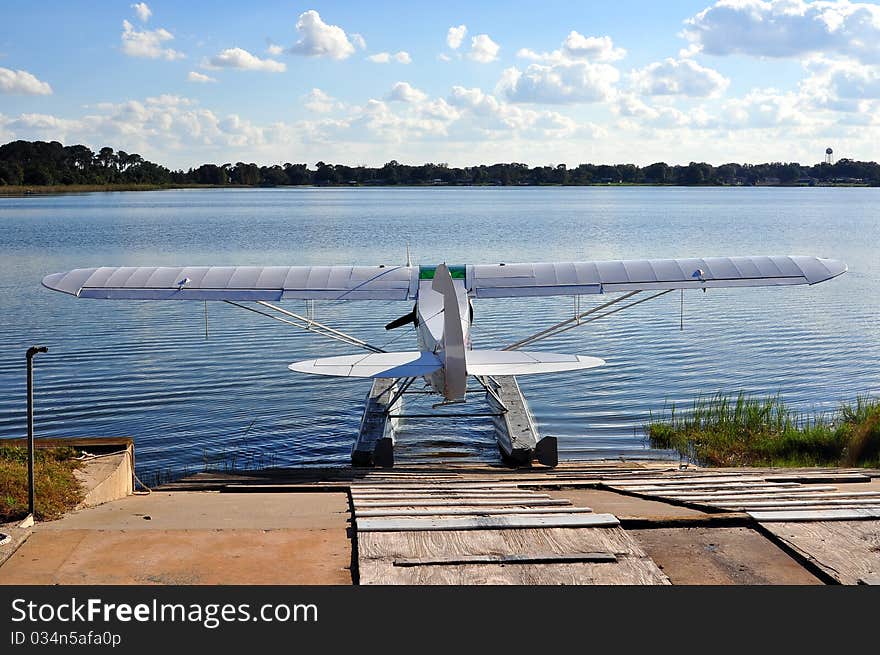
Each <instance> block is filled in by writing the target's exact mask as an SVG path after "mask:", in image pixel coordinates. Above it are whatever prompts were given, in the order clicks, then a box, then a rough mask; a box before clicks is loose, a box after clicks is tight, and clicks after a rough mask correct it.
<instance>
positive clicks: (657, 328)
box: [0, 187, 880, 477]
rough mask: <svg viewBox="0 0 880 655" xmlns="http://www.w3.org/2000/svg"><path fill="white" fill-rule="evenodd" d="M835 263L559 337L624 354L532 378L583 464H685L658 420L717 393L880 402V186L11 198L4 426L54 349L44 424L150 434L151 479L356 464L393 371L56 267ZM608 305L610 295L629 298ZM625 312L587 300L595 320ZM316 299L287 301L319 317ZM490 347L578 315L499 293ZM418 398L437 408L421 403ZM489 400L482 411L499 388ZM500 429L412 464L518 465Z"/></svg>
mask: <svg viewBox="0 0 880 655" xmlns="http://www.w3.org/2000/svg"><path fill="white" fill-rule="evenodd" d="M407 244H409V246H410V249H411V251H412V254H413V260H414V261H415V262H416V263H425V264H436V263H439V262H443V261H447V262H449V263H481V262H499V261H504V262H512V261H549V260H568V261H572V260H574V261H577V260H587V259H609V258H640V257H676V256H679V257H684V256H713V255H756V254H811V255H812V254H815V255H819V256H826V257H835V258H840V259H843V260H844V261H846V263H847V264H848V265H849V267H850V271H849V273H847V274H846V275H844V276H843V277H841V278H838V279H836V280H832V281H830V282H828V283H825V284H821V285H818V286H815V287H794V288H776V289H773V288H767V289H739V290H733V289H729V290H711V291H709V292H708V293H705V294H704V293H701V292H698V291H692V292H688V293H686V294H685V297H684V330H683V331H681V330H679V296H678V294H677V293H675V294H669V295H667V296H664V297H663V298H660V299H658V300H654V301H651V302H649V303H645V304H643V305H639V306H638V307H636V308H633V309H632V310H627V311H625V312H622V313H620V314H618V315H616V316H614V317H611V318H608V319H603V320H601V321H597V322H595V323H592V324H590V325H587V326H583V327H581V328H578V329H575V330H571V331H569V332H567V333H565V334H564V335H562V336H560V337H557V338H555V339H553V340H548V341H546V342H542V343H541V345H540V349H545V350H551V351H556V352H573V353H579V354H588V355H595V356H598V357H602V358H604V359H605V360H607V362H608V363H607V365H606V366H604V367H602V368H599V369H594V370H590V371H585V372H575V373H566V374H559V375H550V376H534V377H523V378H520V383H521V386H522V388H523V391H524V392H525V394H526V397H527V398H528V400H529V402H530V405H531V407H532V410H533V412H534V413H535V416H536V419H537V421H538V423H539V427H540V429H541V431H542V433H543V434H548V435H555V436H557V437H559V445H560V454H561V456H562V457H566V458H594V457H640V456H652V457H673V455H672V454H671V453H664V452H656V451H651V450H649V449H647V445H646V443H645V440H644V437H643V435H642V432H641V426H642V424H643V423H644V422H645V420H646V419H647V418H648V416H649V413H650V412H651V411H654V412H657V411H661V410H662V409H663V407H664V405H666V404H667V403H671V402H676V403H679V404H684V405H685V406H687V405H689V404H690V403H691V402H692V400H693V399H694V397H695V396H697V395H699V394H712V393H716V392H719V391H723V392H738V391H740V390H744V391H747V392H752V393H756V394H769V393H776V392H781V393H782V394H783V396H784V398H785V399H786V400H787V401H788V402H789V403H790V404H791V405H793V406H795V407H797V408H800V409H803V410H806V411H824V410H829V409H833V408H835V407H836V406H837V405H838V403H839V402H841V401H843V400H852V399H854V398H855V396H856V395H858V394H861V393H872V394H873V393H877V392H878V391H880V330H878V314H880V293H878V290H880V257H878V245H880V189H860V188H813V189H809V188H804V189H800V188H797V189H785V188H640V187H634V188H601V187H586V188H425V189H406V188H400V189H397V188H387V189H386V188H381V189H380V188H376V189H372V188H371V189H362V188H361V189H311V188H304V189H253V190H251V189H248V190H220V189H217V190H175V191H159V192H138V193H107V194H87V195H64V196H54V197H27V198H2V199H0V310H2V311H0V437H21V436H24V434H25V430H26V424H25V402H24V401H25V387H24V381H25V368H24V361H25V360H24V353H25V350H26V349H27V347H28V346H30V345H31V344H35V343H41V344H45V345H47V346H49V349H50V352H49V353H48V354H46V355H41V356H39V357H38V360H37V373H36V380H37V396H36V402H37V410H38V415H37V434H38V436H86V435H90V436H95V435H99V436H120V435H129V436H133V437H134V438H135V441H136V448H137V462H138V472H139V473H140V474H142V476H147V477H149V476H150V474H156V473H157V472H162V473H165V474H168V473H172V474H175V473H176V474H179V473H180V472H182V471H184V470H189V471H193V470H201V469H202V468H203V467H204V466H206V464H207V465H209V466H216V465H218V463H219V462H222V461H225V462H231V460H232V459H233V458H234V459H235V461H236V465H237V466H242V465H255V466H259V465H318V464H342V463H345V462H347V461H348V457H349V452H350V448H351V444H352V441H353V438H354V435H355V433H356V431H357V428H358V423H359V420H360V414H361V410H362V401H363V398H364V396H365V394H366V393H367V391H368V389H369V381H363V380H334V379H329V378H315V377H309V376H303V375H298V374H294V373H291V372H289V371H288V370H287V368H286V367H287V364H288V363H290V362H292V361H295V360H298V359H305V358H311V357H316V356H329V355H338V354H346V353H350V352H352V350H351V349H350V348H348V347H346V346H345V345H344V344H340V343H337V342H334V341H324V340H321V339H319V338H318V337H316V336H314V335H311V334H308V333H305V332H302V331H299V330H296V329H294V328H291V327H288V326H285V325H283V324H280V323H277V322H275V321H271V320H269V319H266V318H263V317H260V316H257V315H255V314H251V313H249V312H245V311H242V310H239V309H236V308H234V307H231V306H228V305H224V304H222V303H212V304H210V305H209V320H208V323H209V338H208V339H207V340H206V339H205V319H204V306H203V305H202V304H201V303H174V302H165V303H161V302H130V301H124V302H108V301H98V300H77V299H75V298H73V297H71V296H66V295H63V294H58V293H53V292H50V291H48V290H45V289H43V288H42V287H41V286H40V279H41V277H42V276H43V275H45V274H47V273H51V272H56V271H62V270H68V269H70V268H77V267H91V266H99V265H148V264H156V265H182V264H192V265H200V264H277V265H299V264H350V263H354V264H378V263H387V264H394V263H403V262H404V261H405V251H406V246H407ZM605 300H607V298H605ZM600 302H602V300H600V297H597V296H594V297H584V298H582V300H581V306H582V309H586V308H588V307H589V306H590V305H593V304H599V303H600ZM304 305H305V303H302V302H289V303H286V306H288V307H289V308H290V309H292V310H293V311H304V309H305V307H304ZM409 309H410V306H409V304H408V303H398V302H367V303H356V302H348V303H344V302H335V303H331V302H324V303H317V304H316V305H315V307H314V312H315V317H316V318H317V319H318V320H321V321H324V322H326V323H329V324H331V325H334V326H336V327H339V328H341V329H344V330H346V331H349V332H352V333H354V334H356V335H358V336H360V337H362V338H364V339H366V340H367V341H370V342H372V343H375V344H377V345H384V344H386V343H390V345H389V348H391V349H400V350H407V349H412V348H413V347H414V343H415V340H414V334H413V332H412V330H411V329H409V328H407V329H401V330H397V331H394V332H385V331H384V329H383V325H384V324H385V323H386V322H388V321H389V320H391V319H393V318H396V317H397V316H399V315H401V314H403V313H405V312H407V311H409ZM475 309H476V323H475V326H474V331H473V336H474V347H483V348H497V347H501V346H503V345H505V344H507V343H510V342H512V341H514V340H516V339H517V338H519V337H523V336H526V335H528V334H530V333H532V332H534V331H536V330H537V329H539V328H540V327H542V326H545V325H547V324H550V323H553V322H555V321H558V320H562V319H563V318H566V317H568V316H570V315H571V314H572V312H573V310H574V307H573V301H572V300H571V299H564V298H546V299H537V300H530V299H516V300H480V301H477V302H476V303H475ZM414 398H416V400H412V401H408V403H409V405H408V407H409V409H410V410H411V411H419V410H420V409H422V408H424V407H425V406H426V404H427V403H428V402H430V400H429V399H427V398H425V397H414ZM476 407H477V408H479V407H480V403H479V401H477V403H476ZM485 421H486V419H470V420H467V421H459V422H456V423H450V422H442V421H439V422H438V421H415V420H414V421H411V422H410V423H408V424H407V427H406V429H405V432H404V433H403V435H402V436H401V439H400V442H399V444H398V458H399V459H400V460H407V461H424V460H426V459H434V458H440V459H444V458H447V459H448V458H458V457H462V456H467V457H474V458H480V459H495V458H496V457H497V449H496V446H495V443H494V440H493V438H492V432H491V430H490V429H489V428H488V426H487V425H486V424H485Z"/></svg>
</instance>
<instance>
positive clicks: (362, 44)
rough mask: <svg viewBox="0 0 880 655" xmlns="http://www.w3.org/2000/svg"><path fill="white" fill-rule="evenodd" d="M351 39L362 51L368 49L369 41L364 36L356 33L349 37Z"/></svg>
mask: <svg viewBox="0 0 880 655" xmlns="http://www.w3.org/2000/svg"><path fill="white" fill-rule="evenodd" d="M349 38H350V39H351V42H352V43H353V44H354V45H355V46H357V47H358V48H360V49H361V50H366V49H367V40H366V39H365V38H364V37H363V36H362V35H360V34H357V33H355V34H351V35H349Z"/></svg>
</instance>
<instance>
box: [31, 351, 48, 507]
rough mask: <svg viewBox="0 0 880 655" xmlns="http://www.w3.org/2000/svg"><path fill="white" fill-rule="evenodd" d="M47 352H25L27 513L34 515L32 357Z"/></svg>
mask: <svg viewBox="0 0 880 655" xmlns="http://www.w3.org/2000/svg"><path fill="white" fill-rule="evenodd" d="M45 352H49V349H48V348H47V347H46V346H31V347H30V348H28V351H27V431H28V512H29V513H30V515H31V516H33V515H34V513H35V511H36V508H35V500H34V356H35V355H36V354H37V353H45Z"/></svg>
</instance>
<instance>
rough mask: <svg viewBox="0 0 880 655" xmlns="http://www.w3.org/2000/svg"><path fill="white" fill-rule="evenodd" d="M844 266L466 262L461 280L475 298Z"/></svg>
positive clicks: (813, 274) (694, 282) (754, 260)
mask: <svg viewBox="0 0 880 655" xmlns="http://www.w3.org/2000/svg"><path fill="white" fill-rule="evenodd" d="M846 270H847V269H846V265H845V264H844V263H843V262H840V261H837V260H835V259H822V258H820V257H802V256H777V257H706V258H703V259H630V260H627V259H619V260H612V261H594V262H570V263H560V262H556V263H542V264H486V265H482V264H479V265H469V266H467V267H466V275H465V280H466V281H465V285H466V286H467V288H468V290H469V292H470V295H471V297H474V298H514V297H521V296H577V295H587V294H594V293H610V292H614V291H649V290H654V289H656V290H664V289H707V288H716V287H759V286H780V285H791V284H817V283H819V282H824V281H826V280H830V279H831V278H833V277H837V276H838V275H841V274H842V273H845V272H846Z"/></svg>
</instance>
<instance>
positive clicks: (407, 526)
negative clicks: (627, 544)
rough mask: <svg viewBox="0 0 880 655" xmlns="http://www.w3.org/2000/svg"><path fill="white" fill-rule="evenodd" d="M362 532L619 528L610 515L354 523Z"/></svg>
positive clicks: (493, 517)
mask: <svg viewBox="0 0 880 655" xmlns="http://www.w3.org/2000/svg"><path fill="white" fill-rule="evenodd" d="M356 523H357V530H358V534H360V533H361V532H411V531H427V530H446V531H448V530H513V529H523V528H588V527H591V528H596V527H610V526H616V525H619V524H620V522H619V521H618V520H617V517H616V516H614V515H613V514H592V513H590V514H580V515H578V514H570V515H559V516H546V515H545V516H542V515H535V516H525V515H511V516H462V517H455V518H434V517H425V518H381V519H372V518H367V519H356Z"/></svg>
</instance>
